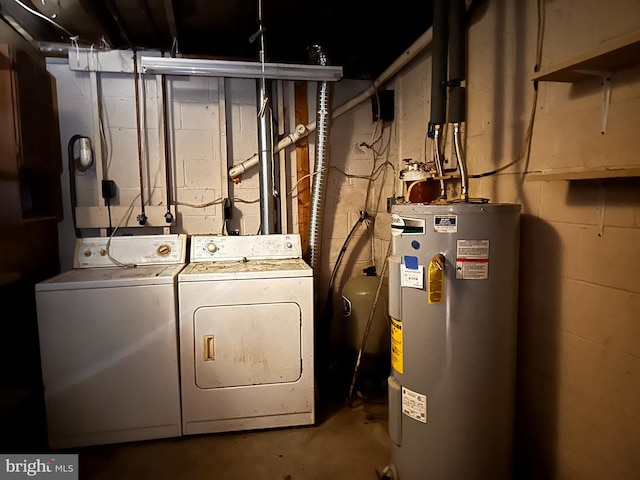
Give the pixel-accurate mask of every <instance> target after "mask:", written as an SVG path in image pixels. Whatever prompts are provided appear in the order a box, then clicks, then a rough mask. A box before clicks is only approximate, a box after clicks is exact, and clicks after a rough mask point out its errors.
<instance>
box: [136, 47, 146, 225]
mask: <svg viewBox="0 0 640 480" xmlns="http://www.w3.org/2000/svg"><path fill="white" fill-rule="evenodd" d="M138 80H139V79H138V53H137V52H136V50H135V49H134V50H133V84H134V87H135V90H136V91H135V99H136V137H137V139H138V175H139V180H140V214H139V215H138V216H137V220H138V224H139V225H146V223H147V214H146V213H145V208H144V203H145V199H144V165H143V159H142V127H141V125H140V122H141V118H140V87H139V86H138Z"/></svg>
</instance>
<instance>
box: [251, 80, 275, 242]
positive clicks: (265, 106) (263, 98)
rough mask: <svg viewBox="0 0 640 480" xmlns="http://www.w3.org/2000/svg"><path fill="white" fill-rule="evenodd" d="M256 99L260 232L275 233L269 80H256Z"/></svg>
mask: <svg viewBox="0 0 640 480" xmlns="http://www.w3.org/2000/svg"><path fill="white" fill-rule="evenodd" d="M256 86H257V99H258V156H259V158H260V175H259V182H260V233H261V234H263V235H269V234H272V233H275V221H274V215H273V205H274V201H273V132H272V129H271V121H272V116H271V105H270V102H271V99H270V96H269V94H268V88H269V86H270V85H269V82H267V80H266V79H264V78H259V79H258V80H256Z"/></svg>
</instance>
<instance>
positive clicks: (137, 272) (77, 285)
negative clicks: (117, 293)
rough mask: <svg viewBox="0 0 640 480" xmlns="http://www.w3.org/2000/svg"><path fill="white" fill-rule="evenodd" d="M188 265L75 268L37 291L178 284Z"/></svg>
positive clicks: (50, 280) (44, 282)
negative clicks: (179, 277) (179, 276)
mask: <svg viewBox="0 0 640 480" xmlns="http://www.w3.org/2000/svg"><path fill="white" fill-rule="evenodd" d="M184 267H185V264H175V265H140V266H137V267H131V268H128V267H109V268H86V269H84V268H83V269H73V270H69V271H68V272H65V273H62V274H60V275H57V276H55V277H53V278H50V279H48V280H45V281H43V282H40V283H38V284H37V285H36V292H46V291H60V290H82V289H89V288H111V287H128V286H143V285H165V284H171V283H175V282H176V279H177V277H178V273H180V271H181V270H182V269H183V268H184Z"/></svg>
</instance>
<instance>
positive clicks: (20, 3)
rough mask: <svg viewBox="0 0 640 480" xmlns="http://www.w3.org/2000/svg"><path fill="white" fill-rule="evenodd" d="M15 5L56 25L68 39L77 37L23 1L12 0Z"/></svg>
mask: <svg viewBox="0 0 640 480" xmlns="http://www.w3.org/2000/svg"><path fill="white" fill-rule="evenodd" d="M13 1H14V2H15V3H16V4H17V5H19V6H21V7H22V8H24V9H25V10H26V11H27V12H29V13H30V14H32V15H35V16H36V17H38V18H41V19H42V20H44V21H46V22H49V23H50V24H51V25H53V26H54V27H56V28H57V29H58V30H61V31H63V32H64V33H66V34H67V35H68V36H69V38H70V39H74V38H75V39H76V40H77V39H78V38H79V37H78V35H74V34H73V33H71V32H70V31H69V30H67V29H66V28H64V27H63V26H62V25H60V24H59V23H58V22H55V21H54V20H52V19H50V18H49V17H47V16H46V15H44V14H43V13H40V12H39V11H38V10H35V9H33V8H31V7H29V6H28V5H25V4H24V3H22V2H21V1H20V0H13Z"/></svg>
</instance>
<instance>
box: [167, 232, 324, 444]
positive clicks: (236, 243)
mask: <svg viewBox="0 0 640 480" xmlns="http://www.w3.org/2000/svg"><path fill="white" fill-rule="evenodd" d="M190 252H191V259H190V261H191V263H189V265H188V266H187V267H186V268H185V269H184V270H183V271H182V272H181V273H180V275H179V277H178V293H179V296H178V298H179V310H180V319H179V323H180V369H181V386H182V389H181V392H182V429H183V433H184V434H185V435H187V434H198V433H208V432H226V431H237V430H253V429H261V428H271V427H284V426H293V425H308V424H313V423H314V421H315V399H314V391H315V390H314V372H313V368H314V362H313V276H312V270H311V268H310V267H309V266H308V265H307V264H306V263H305V262H304V261H303V260H302V259H301V245H300V237H299V236H298V235H259V236H258V235H255V236H228V237H227V236H193V237H191V249H190Z"/></svg>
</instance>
